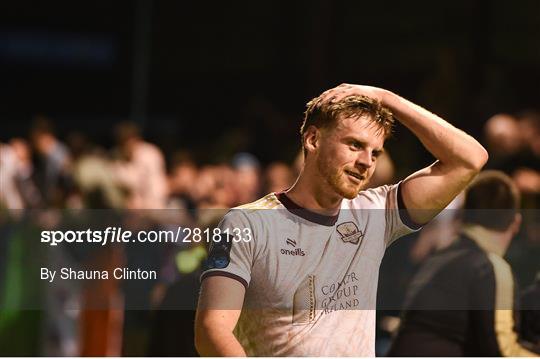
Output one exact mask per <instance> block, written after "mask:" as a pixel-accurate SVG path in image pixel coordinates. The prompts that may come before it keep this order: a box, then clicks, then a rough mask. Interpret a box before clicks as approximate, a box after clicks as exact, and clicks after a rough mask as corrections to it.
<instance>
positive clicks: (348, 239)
mask: <svg viewBox="0 0 540 359" xmlns="http://www.w3.org/2000/svg"><path fill="white" fill-rule="evenodd" d="M336 230H337V232H338V233H339V235H340V236H341V239H342V240H343V242H345V243H352V244H358V243H359V242H360V240H361V239H363V238H364V233H362V231H361V230H359V229H358V227H357V226H356V223H354V222H344V223H340V224H338V225H337V227H336Z"/></svg>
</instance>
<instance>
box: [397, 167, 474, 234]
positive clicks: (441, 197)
mask: <svg viewBox="0 0 540 359" xmlns="http://www.w3.org/2000/svg"><path fill="white" fill-rule="evenodd" d="M475 175H476V172H474V171H470V170H467V169H456V168H452V169H450V168H448V167H446V166H444V165H443V164H442V163H441V162H439V161H436V162H435V163H433V164H432V165H431V166H429V167H426V168H424V169H421V170H420V171H417V172H415V173H413V174H412V175H410V176H409V177H407V178H406V179H405V180H404V181H403V183H402V184H401V191H402V192H401V193H402V198H403V203H404V205H405V208H407V212H408V213H409V216H410V217H411V219H412V220H413V221H414V222H415V223H418V224H425V223H427V222H429V221H430V220H431V219H433V218H434V217H435V216H436V215H437V214H438V213H439V212H440V211H442V210H443V209H444V208H445V207H446V206H448V204H449V203H450V202H452V200H453V199H454V198H455V197H456V196H457V195H458V194H459V193H460V192H461V191H463V190H464V189H465V187H466V186H467V184H468V183H469V182H470V181H471V180H472V179H473V178H474V176H475Z"/></svg>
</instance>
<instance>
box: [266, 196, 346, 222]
mask: <svg viewBox="0 0 540 359" xmlns="http://www.w3.org/2000/svg"><path fill="white" fill-rule="evenodd" d="M276 197H277V198H278V200H279V201H280V202H281V203H282V204H283V205H284V206H285V208H287V210H288V211H289V212H291V213H292V214H294V215H296V216H298V217H301V218H303V219H305V220H308V221H310V222H313V223H317V224H321V225H323V226H328V227H332V226H333V225H335V224H336V222H337V220H338V217H339V212H338V213H337V214H336V215H334V216H325V215H324V214H320V213H316V212H313V211H310V210H309V209H306V208H303V207H301V206H299V205H298V204H296V203H295V202H293V200H292V199H290V198H289V197H288V196H287V195H286V194H285V192H279V193H276Z"/></svg>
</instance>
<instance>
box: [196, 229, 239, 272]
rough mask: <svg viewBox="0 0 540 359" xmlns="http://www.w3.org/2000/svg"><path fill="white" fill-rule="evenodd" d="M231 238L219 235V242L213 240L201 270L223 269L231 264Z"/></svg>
mask: <svg viewBox="0 0 540 359" xmlns="http://www.w3.org/2000/svg"><path fill="white" fill-rule="evenodd" d="M232 244H233V240H232V236H230V235H225V234H221V235H220V236H219V240H218V241H215V240H213V241H212V242H211V243H210V248H209V249H208V258H206V261H205V263H204V266H203V270H208V269H223V268H226V267H227V266H228V265H229V263H230V262H231V248H232Z"/></svg>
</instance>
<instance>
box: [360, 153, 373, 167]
mask: <svg viewBox="0 0 540 359" xmlns="http://www.w3.org/2000/svg"><path fill="white" fill-rule="evenodd" d="M356 166H357V167H363V168H370V167H371V166H373V156H371V153H370V152H369V151H360V152H359V153H358V156H357V157H356Z"/></svg>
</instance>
